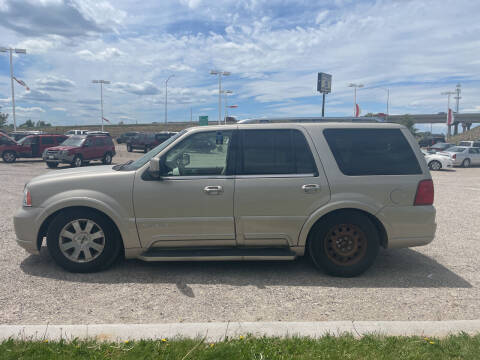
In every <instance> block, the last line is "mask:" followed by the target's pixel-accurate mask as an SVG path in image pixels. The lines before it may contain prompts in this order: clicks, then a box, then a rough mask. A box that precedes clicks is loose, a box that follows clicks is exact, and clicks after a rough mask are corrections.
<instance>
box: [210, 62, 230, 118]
mask: <svg viewBox="0 0 480 360" xmlns="http://www.w3.org/2000/svg"><path fill="white" fill-rule="evenodd" d="M210 74H211V75H218V125H220V124H221V123H222V76H228V75H231V73H230V72H229V71H220V70H210Z"/></svg>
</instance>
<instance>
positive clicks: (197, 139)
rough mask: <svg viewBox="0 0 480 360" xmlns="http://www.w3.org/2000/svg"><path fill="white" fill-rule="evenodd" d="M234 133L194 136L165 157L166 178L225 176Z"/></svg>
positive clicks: (221, 132) (202, 133) (210, 133)
mask: <svg viewBox="0 0 480 360" xmlns="http://www.w3.org/2000/svg"><path fill="white" fill-rule="evenodd" d="M231 140H232V131H208V132H201V133H196V134H193V135H191V136H189V137H187V138H186V139H185V140H183V141H182V142H181V143H179V144H178V145H176V146H175V147H174V148H173V149H172V150H170V151H169V152H168V153H167V155H166V156H165V161H164V164H165V167H166V173H165V174H164V175H166V176H205V175H217V176H218V175H225V174H226V170H227V158H228V151H229V148H230V145H231Z"/></svg>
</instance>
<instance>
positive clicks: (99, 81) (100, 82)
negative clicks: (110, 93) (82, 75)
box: [92, 80, 110, 131]
mask: <svg viewBox="0 0 480 360" xmlns="http://www.w3.org/2000/svg"><path fill="white" fill-rule="evenodd" d="M92 83H93V84H100V116H101V117H102V131H103V118H104V117H103V84H105V85H108V84H110V81H108V80H92Z"/></svg>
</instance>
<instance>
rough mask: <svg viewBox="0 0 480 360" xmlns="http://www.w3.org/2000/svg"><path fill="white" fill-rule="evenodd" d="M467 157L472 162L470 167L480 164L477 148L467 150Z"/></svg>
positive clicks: (479, 153)
mask: <svg viewBox="0 0 480 360" xmlns="http://www.w3.org/2000/svg"><path fill="white" fill-rule="evenodd" d="M468 156H469V157H470V159H471V161H472V165H479V164H480V152H479V149H478V148H469V149H468Z"/></svg>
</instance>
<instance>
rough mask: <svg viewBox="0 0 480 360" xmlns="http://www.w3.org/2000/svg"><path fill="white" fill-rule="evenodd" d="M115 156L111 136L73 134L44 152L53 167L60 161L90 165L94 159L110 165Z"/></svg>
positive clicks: (74, 164)
mask: <svg viewBox="0 0 480 360" xmlns="http://www.w3.org/2000/svg"><path fill="white" fill-rule="evenodd" d="M114 156H115V145H113V141H112V138H111V137H110V136H106V135H73V136H70V137H69V138H68V139H67V140H65V141H64V142H63V143H62V144H61V145H60V146H55V147H51V148H49V149H47V150H46V151H45V152H44V153H43V160H44V161H45V162H46V163H47V166H48V167H49V168H52V169H53V168H56V167H57V166H58V164H60V163H63V164H70V165H71V166H72V167H80V166H82V165H88V164H89V163H90V161H93V160H100V161H102V162H103V163H104V164H105V165H109V164H111V163H112V158H113V157H114Z"/></svg>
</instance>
